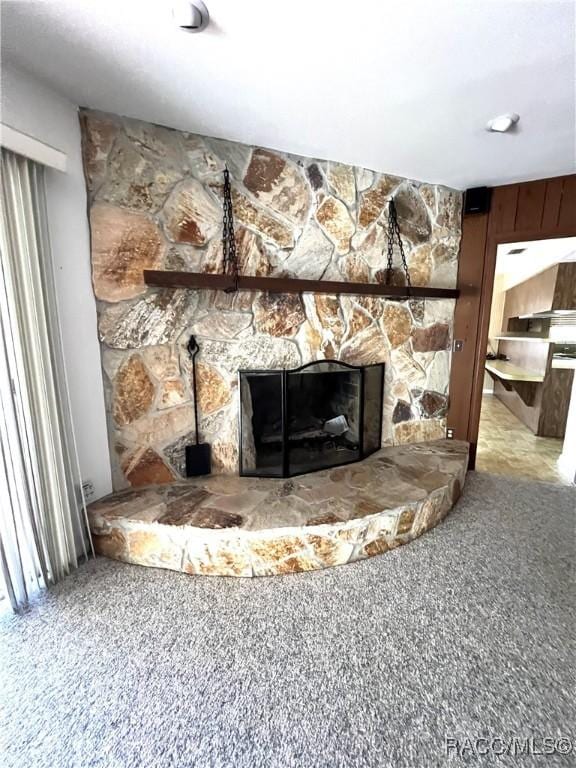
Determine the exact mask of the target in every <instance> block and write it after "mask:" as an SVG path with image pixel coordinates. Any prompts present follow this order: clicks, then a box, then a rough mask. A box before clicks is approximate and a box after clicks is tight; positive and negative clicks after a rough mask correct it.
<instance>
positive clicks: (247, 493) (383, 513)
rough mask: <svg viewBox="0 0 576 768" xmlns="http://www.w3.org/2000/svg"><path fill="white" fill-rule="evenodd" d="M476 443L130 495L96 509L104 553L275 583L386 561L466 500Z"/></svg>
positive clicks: (425, 446) (394, 450)
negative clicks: (284, 475) (377, 558)
mask: <svg viewBox="0 0 576 768" xmlns="http://www.w3.org/2000/svg"><path fill="white" fill-rule="evenodd" d="M467 466H468V444H467V443H465V442H461V441H456V440H435V441H431V442H426V443H412V444H408V445H399V446H394V447H387V448H383V449H382V450H380V451H378V452H377V453H375V454H373V455H372V456H370V457H369V458H367V459H365V460H364V461H362V462H358V463H356V464H349V465H347V466H343V467H342V466H341V467H337V468H335V469H328V470H323V471H321V472H314V473H310V474H307V475H301V476H299V477H294V478H290V479H264V478H248V477H233V476H229V475H211V476H207V477H203V478H195V479H194V480H193V481H179V482H175V483H170V484H167V485H161V486H153V487H148V488H142V489H138V490H134V489H131V490H128V491H121V492H119V493H115V494H112V495H111V496H108V497H106V498H104V499H101V500H99V501H97V502H95V503H94V504H91V505H90V507H89V508H88V515H89V520H90V528H91V530H92V534H93V538H94V543H95V548H96V551H97V552H98V553H100V554H102V555H105V556H107V557H112V558H115V559H117V560H123V561H125V562H128V563H135V564H138V565H149V566H154V567H162V568H169V569H172V570H176V571H183V572H185V573H193V574H203V575H217V576H271V575H277V574H284V573H295V572H298V571H311V570H317V569H320V568H327V567H329V566H333V565H343V564H345V563H352V562H355V561H357V560H362V559H364V558H366V557H371V556H373V555H377V554H382V553H384V552H387V551H388V550H389V549H394V548H395V547H398V546H400V545H402V544H406V543H407V542H409V541H411V540H412V539H414V538H416V537H417V536H420V535H421V534H422V533H424V532H425V531H427V530H429V529H430V528H433V527H434V526H435V525H437V523H439V522H440V521H441V520H442V519H443V518H444V517H445V516H446V515H447V514H448V512H449V511H450V510H451V508H452V506H453V505H454V504H455V502H456V501H457V499H458V498H459V496H460V494H461V492H462V488H463V486H464V481H465V478H466V470H467Z"/></svg>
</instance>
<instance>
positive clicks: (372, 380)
mask: <svg viewBox="0 0 576 768" xmlns="http://www.w3.org/2000/svg"><path fill="white" fill-rule="evenodd" d="M383 383H384V366H383V365H382V364H376V365H370V366H352V365H348V364H346V363H340V362H338V361H335V360H324V361H317V362H312V363H308V364H307V365H304V366H301V367H300V368H296V369H294V370H280V371H240V372H239V389H240V424H239V429H240V474H241V475H244V476H251V477H292V476H294V475H302V474H305V473H306V472H313V471H316V470H319V469H328V468H331V467H336V466H339V465H342V464H350V463H352V462H355V461H360V460H361V459H364V458H366V457H367V456H369V455H370V454H371V453H374V451H376V450H378V448H380V444H381V434H382V390H383Z"/></svg>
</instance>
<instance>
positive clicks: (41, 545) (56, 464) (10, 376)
mask: <svg viewBox="0 0 576 768" xmlns="http://www.w3.org/2000/svg"><path fill="white" fill-rule="evenodd" d="M0 205H1V227H0V256H1V268H0V325H1V330H2V343H1V346H0V405H1V408H2V410H1V414H0V449H1V461H0V578H1V579H2V580H3V583H4V588H5V592H6V594H7V595H8V597H9V598H10V601H11V603H12V606H13V608H14V609H15V610H18V609H20V608H22V607H23V606H25V605H26V603H27V601H28V600H29V598H30V596H31V595H32V594H33V593H34V592H35V591H36V590H38V589H41V588H42V587H45V586H48V585H50V584H54V583H55V582H57V581H58V580H59V579H61V578H62V577H63V576H65V575H66V574H67V573H69V572H70V570H71V569H72V568H75V567H76V565H77V564H78V562H79V560H80V559H81V558H83V557H87V556H88V555H89V554H91V553H92V545H91V541H90V533H89V529H88V525H87V519H86V507H85V503H84V498H83V495H82V484H81V481H80V477H79V471H78V461H77V457H76V449H75V445H74V438H73V432H72V424H71V418H70V407H69V400H68V390H67V386H66V376H65V371H64V366H63V355H62V346H61V339H60V330H59V325H58V315H57V310H56V295H55V288H54V280H53V272H52V263H51V254H50V245H49V238H48V228H47V220H46V202H45V196H44V169H43V168H42V166H40V165H38V164H36V163H34V162H32V161H31V160H27V159H26V158H23V157H20V156H18V155H16V154H14V153H12V152H8V151H7V150H5V149H2V199H1V204H0Z"/></svg>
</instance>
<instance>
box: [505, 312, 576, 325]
mask: <svg viewBox="0 0 576 768" xmlns="http://www.w3.org/2000/svg"><path fill="white" fill-rule="evenodd" d="M518 317H519V318H520V319H521V320H530V319H532V318H534V319H536V318H542V319H548V318H550V319H552V320H556V323H557V324H560V323H562V322H566V323H567V324H568V323H572V322H574V320H576V309H547V310H546V311H545V312H532V313H531V314H529V315H518Z"/></svg>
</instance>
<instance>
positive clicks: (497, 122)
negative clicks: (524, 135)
mask: <svg viewBox="0 0 576 768" xmlns="http://www.w3.org/2000/svg"><path fill="white" fill-rule="evenodd" d="M518 120H520V115H517V114H516V112H509V113H508V114H506V115H498V117H495V118H493V119H492V120H489V121H488V123H487V124H486V130H487V131H492V132H494V133H506V131H509V130H510V128H512V126H513V125H516V123H517V122H518Z"/></svg>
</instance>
